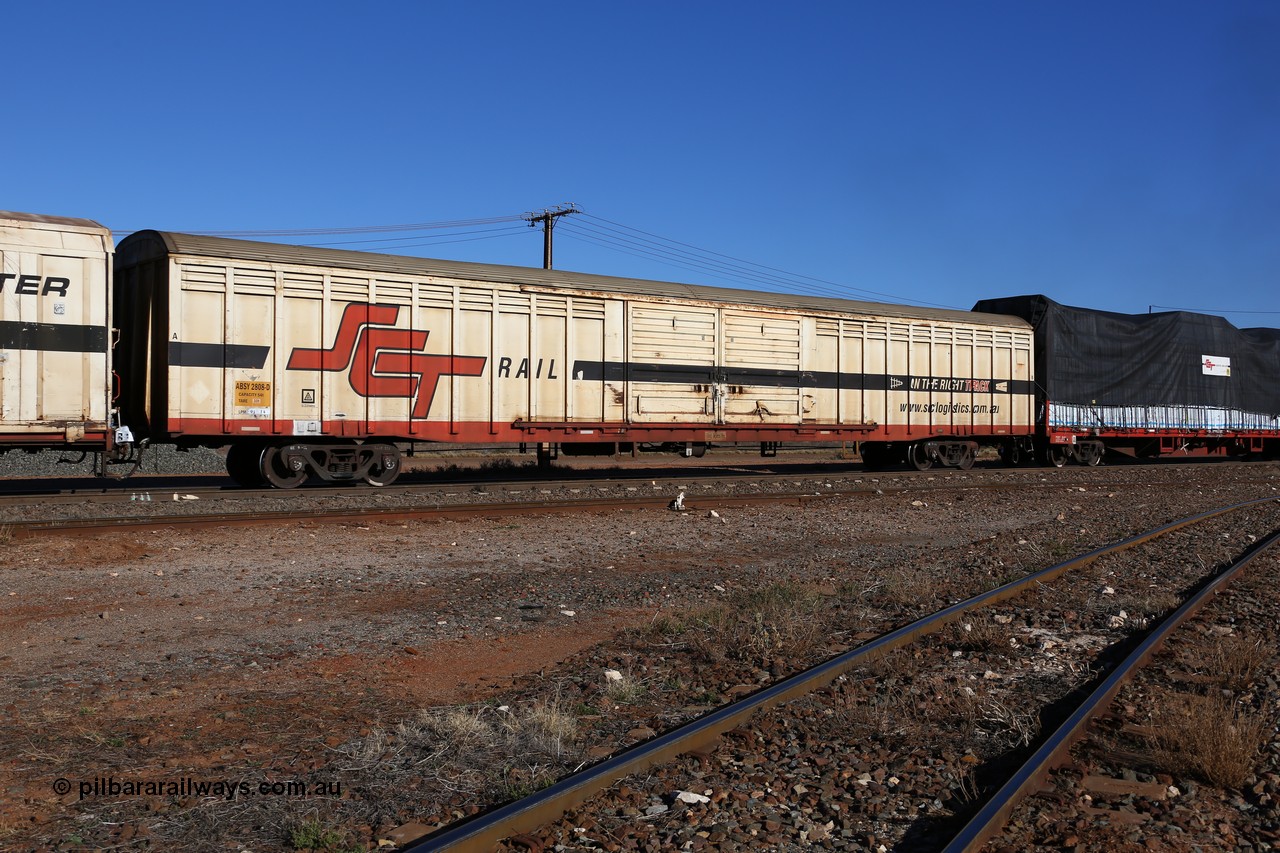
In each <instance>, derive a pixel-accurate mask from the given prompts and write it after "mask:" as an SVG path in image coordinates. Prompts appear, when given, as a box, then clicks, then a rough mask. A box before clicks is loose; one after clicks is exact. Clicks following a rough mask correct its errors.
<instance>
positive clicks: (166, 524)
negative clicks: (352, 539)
mask: <svg viewBox="0 0 1280 853" xmlns="http://www.w3.org/2000/svg"><path fill="white" fill-rule="evenodd" d="M848 494H849V493H847V492H835V491H834V490H833V491H832V492H824V493H823V494H815V493H813V492H792V493H775V494H762V495H725V496H719V497H712V496H706V497H700V498H698V499H697V500H696V502H695V501H689V502H688V503H686V504H685V508H684V511H685V512H691V511H699V510H707V509H716V508H724V507H731V506H748V505H757V504H779V503H781V504H795V505H797V506H805V505H806V504H809V503H812V502H815V501H822V500H829V499H832V498H835V497H841V496H848ZM670 503H671V500H670V498H668V497H667V496H666V495H663V496H661V497H655V496H644V497H641V496H638V495H633V496H624V497H614V498H582V499H580V500H550V501H548V500H538V501H505V502H502V503H483V504H478V503H472V504H465V503H460V504H449V505H446V506H422V507H360V508H356V507H350V508H345V509H317V510H280V511H271V512H235V513H210V514H202V515H147V516H129V517H123V518H107V519H100V518H95V519H60V520H57V521H12V522H5V523H3V525H0V526H3V527H5V528H7V530H8V533H9V535H10V537H11V538H13V539H23V538H29V537H32V536H36V535H48V534H60V535H64V536H99V535H103V534H107V533H118V532H119V531H121V530H150V529H155V528H187V529H197V528H203V527H237V526H252V525H261V524H288V523H293V522H299V521H309V522H315V523H321V524H340V523H359V522H371V521H410V520H415V519H424V518H439V517H453V516H468V517H475V516H486V517H493V516H504V515H533V514H538V513H546V512H565V511H569V512H590V511H605V510H617V509H665V508H666V507H667V506H668V505H669V504H670Z"/></svg>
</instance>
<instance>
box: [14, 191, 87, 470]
mask: <svg viewBox="0 0 1280 853" xmlns="http://www.w3.org/2000/svg"><path fill="white" fill-rule="evenodd" d="M111 255H112V242H111V232H110V231H109V230H107V229H106V228H104V227H102V226H101V225H99V224H98V223H96V222H92V221H90V220H88V219H70V218H66V217H60V216H41V215H37V214H31V213H12V212H8V211H0V451H4V450H10V449H13V448H15V447H24V448H26V449H28V450H36V449H41V448H51V447H68V448H72V449H82V450H85V451H100V450H103V449H104V448H106V447H107V446H108V444H109V443H110V441H111V438H112V433H111V411H110V408H111V404H110V400H111V351H110V346H109V342H110V328H111V304H110V299H111Z"/></svg>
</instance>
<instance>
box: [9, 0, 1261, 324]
mask: <svg viewBox="0 0 1280 853" xmlns="http://www.w3.org/2000/svg"><path fill="white" fill-rule="evenodd" d="M5 31H6V33H7V38H6V39H5V41H6V44H7V47H8V49H7V51H6V54H7V55H6V69H7V72H8V73H7V74H6V79H7V85H6V86H5V110H4V114H5V120H4V125H5V127H4V132H3V136H2V137H0V139H2V141H0V176H2V178H3V184H2V185H3V193H2V195H0V208H5V209H10V210H21V211H29V212H39V213H52V214H60V215H67V216H84V217H88V218H92V219H96V220H98V221H100V222H102V223H104V224H106V225H108V226H110V227H112V228H113V229H117V230H120V231H126V230H132V229H141V228H158V229H163V230H176V231H181V230H187V231H201V232H210V231H224V232H225V231H236V232H263V231H300V230H303V229H343V228H360V227H366V226H386V225H402V224H413V223H458V222H463V221H470V220H483V221H484V222H483V223H477V224H473V225H467V226H463V225H458V226H454V227H452V228H436V229H432V230H424V231H416V232H410V231H402V232H394V233H386V234H375V233H354V234H319V235H317V234H294V235H284V236H279V237H269V236H265V235H259V238H260V239H275V240H278V241H280V242H299V243H303V242H306V243H328V244H340V245H342V246H343V247H344V248H378V249H388V250H394V251H399V252H402V253H405V254H418V255H423V256H429V257H441V258H452V259H459V260H473V261H483V262H490V263H507V264H518V265H526V266H539V265H540V264H541V262H542V247H541V237H540V234H539V232H537V231H536V230H534V229H531V228H529V227H528V226H527V225H526V224H525V223H523V222H522V221H520V220H519V218H518V217H519V215H520V214H522V213H526V212H530V211H537V210H541V209H543V208H547V207H551V206H554V205H557V204H560V203H563V202H575V203H577V204H578V205H579V207H581V208H582V210H583V211H584V213H583V214H582V215H578V216H571V217H565V218H563V219H561V220H560V222H561V225H560V227H558V228H557V229H556V243H555V255H556V257H555V260H556V267H557V268H559V269H569V270H580V271H585V272H593V273H602V274H607V275H622V276H634V277H641V278H657V279H664V280H674V281H690V282H695V283H703V284H712V285H721V286H729V287H749V288H756V289H766V290H781V291H784V292H796V293H822V294H824V295H833V294H839V295H846V296H849V297H851V298H860V299H867V298H873V299H881V300H886V301H888V300H891V301H902V302H912V303H925V304H936V305H947V306H953V307H960V308H968V307H970V306H972V304H973V303H974V302H975V301H976V300H978V299H980V298H984V297H995V296H1008V295H1014V294H1020V293H1045V294H1047V295H1048V296H1050V297H1052V298H1054V299H1057V300H1058V301H1060V302H1064V303H1068V304H1075V305H1085V306H1089V307H1095V308H1101V309H1106V310H1112V311H1123V312H1145V311H1146V310H1148V306H1150V305H1157V306H1167V307H1177V308H1205V309H1218V310H1220V311H1222V312H1226V311H1227V310H1228V309H1235V310H1240V311H1250V312H1259V313H1250V314H1244V313H1231V314H1227V316H1228V317H1229V319H1231V320H1232V321H1233V322H1234V323H1236V324H1237V325H1240V326H1262V325H1265V326H1280V49H1277V45H1280V3H1277V2H1274V0H1242V2H1221V3H1216V2H1213V3H1211V2H1199V0H1197V2H1179V1H1178V0H1161V2H1119V3H1116V2H1089V0H1085V2H1079V0H1077V2H1070V3H1068V2H1056V3H1054V2H1023V0H1019V2H1011V1H1010V0H993V2H959V0H955V2H911V3H871V2H866V3H863V2H840V3H836V2H812V3H794V4H781V3H762V2H754V0H739V2H710V1H709V2H683V3H669V2H649V3H643V4H640V3H633V4H624V3H611V2H599V0H596V2H576V0H563V2H559V3H554V4H545V3H528V2H524V3H515V2H467V3H460V2H459V3H434V2H419V3H392V2H383V3H369V4H352V3H337V2H331V0H316V2H309V3H301V2H297V3H289V2H261V0H260V1H259V2H255V3H244V2H236V0H231V2H220V3H216V4H215V3H172V2H170V3H164V4H145V3H139V4H116V3H112V4H107V3H101V2H95V3H80V2H63V3H56V4H54V3H47V4H35V3H24V4H9V5H7V6H6V8H5ZM491 220H498V221H491ZM389 237H390V238H397V239H396V240H395V241H391V242H361V243H356V242H344V241H354V240H375V239H379V238H382V239H384V240H385V239H386V238H389ZM405 238H409V239H405ZM672 241H674V242H672ZM393 247H394V248H393ZM712 252H714V253H718V254H714V255H712V254H708V253H712ZM730 259H732V260H730ZM725 265H732V267H733V268H732V269H728V268H726V266H725ZM766 268H767V269H766ZM1262 312H1273V313H1262Z"/></svg>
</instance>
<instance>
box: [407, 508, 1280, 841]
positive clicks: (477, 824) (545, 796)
mask: <svg viewBox="0 0 1280 853" xmlns="http://www.w3.org/2000/svg"><path fill="white" fill-rule="evenodd" d="M1277 500H1280V499H1278V498H1275V497H1268V498H1259V499H1256V500H1250V501H1244V502H1242V503H1237V504H1231V505H1229V506H1225V507H1219V508H1218V509H1214V510H1209V511H1208V512H1203V513H1200V514H1198V515H1193V516H1188V517H1187V518H1183V519H1181V520H1179V521H1175V522H1171V523H1170V524H1166V525H1164V526H1162V527H1158V528H1155V529H1153V530H1149V531H1147V532H1145V533H1140V534H1138V535H1136V536H1133V537H1131V538H1129V539H1125V540H1122V541H1120V542H1116V543H1113V544H1111V545H1106V546H1103V547H1101V548H1097V549H1095V550H1093V551H1089V552H1088V553H1086V554H1082V555H1080V556H1078V557H1075V558H1073V559H1070V560H1067V561H1065V562H1062V563H1058V564H1056V565H1054V566H1050V567H1049V568H1046V569H1042V570H1041V571H1038V572H1035V573H1033V574H1030V575H1027V576H1026V577H1023V578H1020V579H1019V580H1016V581H1011V582H1010V583H1007V584H1004V585H1003V586H1000V587H997V588H995V589H993V590H989V591H987V592H984V593H982V594H980V595H976V596H974V597H972V598H969V599H966V600H965V601H962V602H959V603H958V604H953V605H951V606H950V607H947V608H944V609H943V610H940V611H938V612H936V613H934V614H931V615H929V616H925V617H923V618H921V619H918V620H916V621H915V622H912V623H910V624H909V625H905V626H903V627H901V628H898V629H896V630H894V631H891V632H889V633H887V634H884V635H882V636H880V637H877V638H876V639H874V640H871V641H869V642H867V643H866V644H864V645H862V646H859V647H858V648H856V649H853V650H851V651H848V652H845V653H844V654H841V655H839V656H837V657H835V658H832V659H830V660H828V661H825V662H823V663H820V664H818V665H817V666H815V667H813V668H811V669H808V670H805V671H804V672H800V673H797V674H795V675H793V676H790V677H789V678H786V679H784V680H782V681H780V682H778V683H777V684H774V685H771V686H769V687H765V688H763V689H761V690H758V691H756V692H755V693H753V694H751V695H749V696H746V697H744V698H743V699H741V700H739V701H737V702H734V703H732V704H730V705H726V706H723V707H721V708H717V709H715V710H714V711H709V712H708V713H706V714H704V715H703V716H701V717H699V718H698V719H696V720H693V721H691V722H689V723H686V724H684V725H682V726H680V727H678V728H675V729H672V730H671V731H669V732H666V733H664V734H661V735H658V736H657V737H654V738H652V739H650V740H648V741H645V742H644V743H641V744H637V745H635V746H633V747H630V748H628V749H626V750H624V751H623V752H620V753H618V754H617V755H614V756H611V757H609V758H606V759H604V760H603V761H601V762H599V763H598V764H594V765H592V766H591V767H589V768H587V769H585V770H583V771H581V772H578V773H575V774H573V775H571V776H568V777H565V778H564V779H561V780H560V781H559V782H556V783H555V784H554V785H551V786H549V787H547V788H544V789H543V790H541V791H539V792H537V793H535V794H532V795H531V796H528V797H525V798H523V799H520V800H515V801H513V802H510V803H507V804H505V805H502V806H498V807H496V808H493V809H490V810H488V811H485V812H481V813H479V814H477V815H475V816H473V817H470V818H466V819H464V820H462V821H459V822H457V823H453V824H449V825H447V826H445V827H442V828H440V829H437V830H435V831H433V832H432V833H430V834H429V835H426V836H424V837H421V838H419V839H418V840H416V841H414V842H411V843H410V845H409V846H407V847H404V848H403V849H402V853H437V851H449V850H467V851H473V850H491V849H493V848H494V847H495V846H496V845H497V844H498V843H499V842H500V841H502V840H503V839H504V838H510V837H512V836H515V835H519V834H521V833H527V832H530V831H533V830H535V829H537V828H538V827H540V826H545V825H546V824H548V823H550V822H551V821H553V820H556V819H558V818H560V817H562V816H563V815H564V813H565V812H566V811H568V810H570V809H572V808H574V807H575V806H578V805H581V804H582V803H583V802H585V801H586V800H587V799H588V798H590V797H591V796H593V795H595V794H597V793H599V792H600V791H602V790H604V789H605V788H607V787H609V786H610V785H612V784H613V783H614V782H616V781H618V780H619V779H622V778H624V777H626V776H629V775H631V774H633V773H637V772H639V771H641V770H644V769H646V768H648V767H650V766H652V765H654V764H657V763H660V762H663V761H667V760H670V759H672V758H674V757H676V756H678V755H682V754H685V753H690V752H704V751H706V750H708V749H709V748H711V746H712V745H713V744H715V743H717V742H718V740H719V738H720V736H721V735H723V734H724V733H725V732H727V731H730V730H732V729H734V728H737V727H739V726H741V725H743V724H745V723H746V722H747V721H748V720H749V719H750V718H751V717H752V716H753V715H754V714H756V713H758V712H760V711H763V710H766V709H768V708H772V707H774V706H776V705H779V704H782V703H784V702H787V701H789V700H791V699H794V698H796V697H798V696H802V695H804V694H806V693H810V692H812V691H814V690H817V689H821V688H823V687H825V686H827V685H829V684H830V683H831V682H833V681H834V680H835V679H836V678H838V677H839V676H840V675H843V674H844V673H845V672H847V671H849V670H851V669H853V668H854V667H855V666H860V665H862V664H865V663H868V662H871V661H873V660H876V659H877V658H879V657H882V656H884V655H885V654H888V653H889V652H890V651H893V650H894V649H897V648H901V647H903V646H906V645H908V644H910V643H912V642H914V641H915V640H917V639H919V638H920V637H922V636H925V635H928V634H931V633H934V632H935V631H938V630H940V629H941V628H943V627H945V626H946V625H948V624H949V623H951V622H953V621H955V620H956V619H958V618H960V617H961V616H962V615H963V614H965V613H966V612H968V611H971V610H977V609H979V608H982V607H985V606H988V605H991V604H995V603H997V602H1000V601H1004V600H1005V599H1008V598H1012V597H1014V596H1017V595H1019V594H1021V593H1022V592H1024V591H1026V590H1027V589H1030V588H1033V587H1035V586H1038V585H1039V584H1042V583H1044V582H1046V581H1050V580H1053V579H1055V578H1057V577H1058V576H1059V575H1062V574H1064V573H1065V572H1068V571H1071V570H1073V569H1077V568H1080V567H1082V566H1085V565H1088V564H1089V563H1092V562H1093V561H1094V560H1096V559H1098V558H1099V557H1102V556H1105V555H1108V554H1114V553H1119V552H1121V551H1125V550H1128V549H1129V548H1133V547H1136V546H1138V545H1141V544H1144V543H1146V542H1149V541H1151V540H1153V539H1156V538H1158V537H1160V536H1163V535H1165V534H1168V533H1171V532H1173V531H1175V530H1179V529H1181V528H1183V527H1186V526H1188V525H1191V524H1196V523H1198V522H1200V521H1204V520H1207V519H1210V518H1214V517H1216V516H1219V515H1223V514H1226V513H1229V512H1234V511H1237V510H1240V509H1244V508H1247V507H1251V506H1257V505H1259V504H1264V503H1270V502H1275V501H1277Z"/></svg>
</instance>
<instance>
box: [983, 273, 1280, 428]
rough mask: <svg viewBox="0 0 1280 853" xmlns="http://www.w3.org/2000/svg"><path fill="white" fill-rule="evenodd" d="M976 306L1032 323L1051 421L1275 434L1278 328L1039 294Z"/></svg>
mask: <svg viewBox="0 0 1280 853" xmlns="http://www.w3.org/2000/svg"><path fill="white" fill-rule="evenodd" d="M973 310H974V311H982V312H987V313H993V314H1013V315H1015V316H1018V317H1021V318H1023V319H1024V320H1026V321H1027V322H1029V323H1031V325H1032V326H1034V327H1035V371H1036V383H1037V385H1038V386H1039V389H1040V391H1041V393H1043V394H1044V395H1045V396H1046V397H1047V398H1048V401H1049V404H1050V410H1049V411H1050V415H1049V425H1050V426H1064V427H1085V428H1119V429H1207V430H1221V429H1240V430H1268V431H1275V430H1280V330H1276V329H1237V328H1236V327H1235V326H1233V325H1231V324H1230V323H1228V322H1227V321H1226V320H1224V319H1223V318H1221V317H1216V316H1211V315H1208V314H1193V313H1190V312H1186V311H1170V312H1164V313H1160V314H1115V313H1112V312H1109V311H1093V310H1090V309H1087V308H1073V307H1071V306H1068V305H1059V304H1058V303H1057V302H1054V301H1053V300H1052V299H1049V298H1047V297H1044V296H1012V297H1008V298H1004V299H984V300H982V301H980V302H978V303H977V304H976V305H974V306H973Z"/></svg>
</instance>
